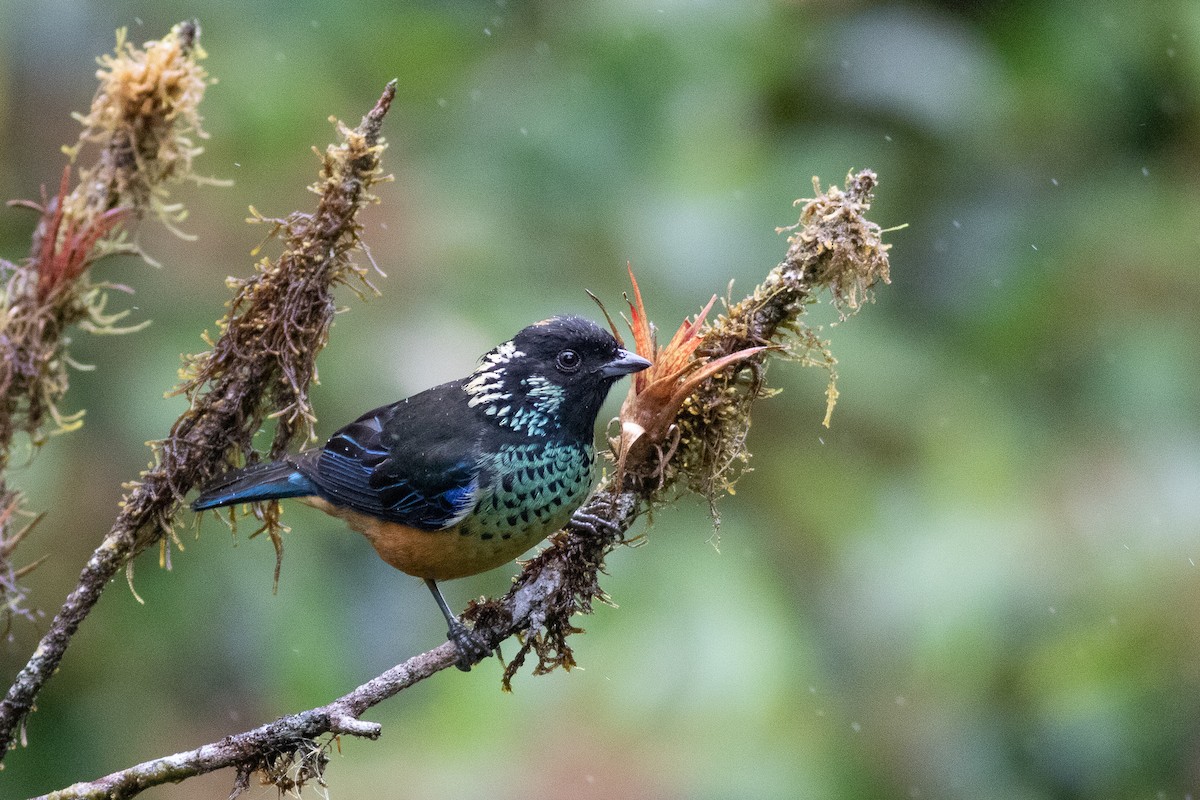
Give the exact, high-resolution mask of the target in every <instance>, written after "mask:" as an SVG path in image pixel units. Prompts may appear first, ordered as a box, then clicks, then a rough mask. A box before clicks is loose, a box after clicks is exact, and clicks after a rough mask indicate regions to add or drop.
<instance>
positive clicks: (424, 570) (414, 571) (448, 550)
mask: <svg viewBox="0 0 1200 800" xmlns="http://www.w3.org/2000/svg"><path fill="white" fill-rule="evenodd" d="M300 499H301V501H302V502H304V503H305V504H307V505H310V506H312V507H313V508H318V509H320V510H321V511H324V512H325V513H326V514H329V515H330V516H333V517H337V518H339V519H342V520H345V522H346V524H347V525H348V526H350V528H351V529H352V530H355V531H358V532H359V533H361V534H363V535H364V536H366V537H367V540H368V541H370V542H371V545H372V546H373V547H374V548H375V552H377V553H378V554H379V557H380V558H382V559H383V560H384V561H386V562H387V563H389V564H391V565H392V566H393V567H395V568H396V569H398V570H400V571H401V572H406V573H408V574H409V575H413V576H416V577H418V578H432V579H433V580H435V581H445V580H453V579H454V578H464V577H466V576H468V575H476V574H478V573H480V572H486V571H487V570H490V569H494V568H496V567H499V566H501V565H502V564H505V563H507V562H509V561H512V560H513V559H514V558H516V557H517V556H519V555H521V553H524V552H525V551H526V550H528V549H529V548H530V547H533V546H534V545H535V544H537V543H538V542H539V541H541V540H542V539H544V538H545V537H546V534H547V533H549V532H550V531H541V530H530V531H529V532H527V533H525V534H523V535H519V536H513V537H511V538H509V539H499V538H496V539H492V540H488V541H485V540H482V539H481V538H480V537H478V536H464V535H462V534H460V533H459V532H458V531H456V530H454V529H450V530H444V531H423V530H420V529H419V528H410V527H409V526H407V525H400V524H398V523H395V522H384V521H383V520H380V519H376V518H375V517H371V516H368V515H366V514H359V513H358V512H356V511H353V510H351V509H349V508H346V507H344V506H336V505H334V504H332V503H330V502H328V501H327V500H325V499H323V498H320V497H304V498H300ZM556 527H557V526H556Z"/></svg>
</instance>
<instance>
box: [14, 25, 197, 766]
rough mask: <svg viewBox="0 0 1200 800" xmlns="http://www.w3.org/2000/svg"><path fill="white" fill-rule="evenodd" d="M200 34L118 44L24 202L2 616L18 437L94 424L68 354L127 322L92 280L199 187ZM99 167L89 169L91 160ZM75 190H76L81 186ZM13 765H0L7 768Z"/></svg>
mask: <svg viewBox="0 0 1200 800" xmlns="http://www.w3.org/2000/svg"><path fill="white" fill-rule="evenodd" d="M198 37H199V27H198V26H197V25H196V23H194V22H183V23H180V24H179V25H176V26H175V27H174V28H173V29H172V30H171V32H170V33H169V34H168V35H167V36H165V37H163V38H162V39H161V40H159V41H152V42H147V43H146V44H145V45H143V46H142V47H134V46H133V45H131V44H129V43H128V42H126V41H125V34H124V31H119V32H118V33H117V47H116V50H115V52H114V53H113V54H112V55H109V56H105V57H103V58H101V59H100V70H99V72H98V73H97V76H98V77H99V79H100V86H99V88H98V89H97V91H96V95H95V97H94V98H93V100H92V106H91V110H90V111H89V113H88V114H86V115H78V116H77V118H78V119H79V121H80V123H81V124H82V125H83V131H82V132H81V133H80V135H79V140H78V141H77V142H76V143H75V145H74V146H72V147H69V148H64V150H65V151H66V153H67V154H68V156H69V157H70V163H69V164H68V165H67V166H66V168H64V169H63V172H62V177H61V179H60V180H59V181H58V182H57V184H58V188H57V191H56V192H55V193H54V195H53V196H45V195H46V192H45V190H44V189H43V197H42V201H41V202H40V203H34V202H30V201H13V202H10V203H9V205H10V206H20V207H24V208H29V209H32V210H34V211H36V212H37V213H38V215H39V219H38V223H37V226H36V227H35V229H34V232H33V242H32V245H31V247H30V253H29V256H28V257H27V258H25V259H23V260H22V261H20V262H19V263H15V264H14V263H10V262H7V261H4V260H3V259H0V282H2V283H3V288H2V290H0V594H2V595H3V598H2V599H3V605H2V608H0V616H2V617H3V618H4V619H3V621H4V623H5V624H9V623H11V621H12V618H13V617H14V616H24V617H27V618H28V617H30V616H31V615H30V612H29V609H27V608H26V607H25V605H24V599H25V590H24V588H23V587H22V586H21V585H20V584H19V582H18V579H19V578H20V577H21V576H22V575H23V574H25V573H26V572H28V570H29V566H28V565H27V566H26V567H22V568H19V569H18V568H17V567H15V566H14V565H13V562H12V556H13V552H14V550H15V549H16V547H17V545H18V544H19V543H20V542H21V541H22V539H23V538H24V537H25V535H26V534H27V533H28V532H29V530H30V525H29V524H18V523H20V521H21V518H22V517H25V518H28V517H29V516H31V515H28V514H26V513H25V512H23V511H22V510H21V496H20V493H19V492H18V491H16V490H15V489H14V488H13V487H11V486H9V485H8V483H7V477H6V471H7V466H8V462H9V458H10V452H11V450H12V447H13V442H14V439H15V438H16V436H17V434H23V435H25V436H27V437H28V438H29V441H30V443H31V446H33V447H39V446H41V445H42V444H43V443H44V442H45V441H46V439H47V437H48V436H49V435H50V434H51V433H55V432H63V431H68V430H74V429H75V428H77V427H79V426H80V425H81V424H82V416H83V412H82V411H80V412H77V413H74V414H68V413H64V412H63V411H62V410H61V403H62V401H63V398H64V397H65V395H66V393H67V390H68V388H69V387H70V373H69V371H68V366H69V365H70V364H71V363H72V362H71V358H70V354H69V352H68V348H69V345H70V338H69V337H70V333H71V330H72V328H73V327H74V326H78V327H80V328H83V329H85V330H88V331H92V332H100V333H124V332H129V331H132V330H137V329H139V328H140V327H142V326H131V327H125V328H120V327H117V323H119V322H121V320H122V319H123V317H124V316H125V314H126V313H127V312H119V313H116V314H112V313H107V312H106V310H105V307H106V303H107V294H106V291H105V286H104V285H102V284H97V283H93V282H92V281H91V279H90V277H89V271H90V268H91V267H92V266H93V265H94V264H96V262H98V261H100V260H101V259H103V258H104V257H106V256H109V255H113V254H116V253H135V254H139V255H140V251H139V250H138V248H137V247H136V245H134V244H132V243H131V242H130V241H129V240H128V238H127V233H126V229H127V228H128V227H129V225H130V224H131V223H132V222H135V221H136V220H138V219H140V218H142V217H143V216H145V215H146V214H150V215H151V216H152V217H155V218H157V219H160V220H161V221H163V222H164V223H166V224H167V225H168V226H171V227H173V226H174V224H175V223H177V222H178V221H179V220H180V219H182V216H183V213H184V212H183V207H182V206H180V205H177V204H176V205H172V204H169V203H168V202H167V199H168V188H169V186H170V185H171V184H172V183H175V182H178V181H180V180H186V179H195V177H194V175H193V173H192V160H193V158H194V157H195V156H197V155H198V154H199V153H200V148H199V147H197V146H196V145H195V143H194V140H193V137H195V138H202V137H203V136H204V132H203V130H202V129H201V127H200V114H199V110H198V109H199V105H200V101H201V99H202V98H203V97H204V90H205V88H206V87H207V86H208V83H209V80H208V75H207V73H205V71H204V69H203V68H202V67H201V66H200V63H199V61H200V59H202V58H203V57H204V52H203V50H201V49H200V45H199V41H198ZM84 154H86V155H88V156H90V157H91V160H88V161H85V160H84V159H82V158H81V156H82V155H84ZM73 174H74V175H75V176H76V177H75V180H74V182H72V175H73ZM2 757H3V754H2V753H0V758H2Z"/></svg>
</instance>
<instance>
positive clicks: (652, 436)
mask: <svg viewBox="0 0 1200 800" xmlns="http://www.w3.org/2000/svg"><path fill="white" fill-rule="evenodd" d="M874 186H875V175H874V174H873V173H871V172H869V171H864V172H860V173H858V174H857V175H852V176H850V178H849V179H848V182H847V189H846V190H845V191H844V192H843V191H841V190H839V189H838V188H837V187H831V188H830V189H829V190H828V191H826V192H821V191H820V187H819V186H818V187H816V188H817V194H818V196H817V197H816V198H814V199H812V200H809V201H807V202H806V205H805V207H804V210H803V212H802V213H801V217H800V221H799V222H798V223H797V226H795V231H794V233H793V235H792V236H791V238H790V239H789V245H790V247H789V250H788V254H787V257H786V258H785V260H784V261H783V262H782V263H780V264H779V265H778V266H777V267H776V268H775V269H774V270H772V271H771V273H770V274H769V275H768V276H767V278H766V280H764V281H763V283H761V284H759V285H758V286H757V287H756V288H755V289H754V291H753V292H752V293H751V294H750V295H748V296H747V297H746V298H744V299H743V300H741V301H740V302H738V303H734V304H730V305H729V306H728V307H727V308H726V311H725V313H724V314H722V315H721V316H720V317H719V318H718V319H717V320H716V321H714V322H713V323H711V324H709V325H707V326H701V325H700V324H699V320H696V321H695V322H691V323H685V325H684V326H683V327H682V328H681V332H682V333H681V334H677V336H676V338H675V339H673V340H672V343H671V344H669V345H668V346H667V347H666V348H663V349H662V350H658V348H657V346H656V345H654V344H653V342H652V341H647V340H646V338H645V336H644V335H636V336H635V338H636V339H637V340H638V346H639V349H641V348H643V347H653V348H654V349H655V350H656V351H657V352H656V353H655V355H657V356H658V359H659V361H658V362H657V363H661V364H663V365H669V364H674V365H676V366H674V367H673V368H671V369H666V368H664V369H663V370H660V371H659V373H658V374H657V375H652V376H651V377H650V378H649V379H648V380H647V381H645V382H642V383H641V384H640V385H639V384H638V383H637V382H635V383H634V386H633V387H632V388H631V390H630V392H631V398H627V400H626V403H625V405H624V406H623V408H622V421H623V423H629V422H634V421H636V422H637V423H638V424H639V425H641V427H642V433H641V434H639V436H638V438H637V444H636V446H634V443H633V441H632V440H631V439H629V438H628V437H626V436H624V435H622V436H619V437H618V438H617V439H616V440H615V442H614V446H615V447H616V448H617V451H618V452H617V453H616V454H615V456H616V457H615V459H614V467H617V468H616V470H615V471H614V472H613V473H612V474H610V475H609V476H608V477H607V479H606V480H605V481H604V482H603V483H602V484H601V486H600V487H599V489H598V490H597V491H596V493H595V494H594V495H593V496H592V498H591V499H590V500H589V501H588V502H587V503H586V504H585V505H584V507H583V508H582V509H581V510H580V512H578V513H577V514H576V515H575V518H574V519H573V520H572V522H571V524H569V525H568V526H567V527H566V528H565V529H564V530H562V531H560V532H559V533H558V534H556V535H555V536H554V537H553V538H552V539H551V542H550V545H549V546H548V547H546V548H545V549H544V550H543V551H542V552H541V553H539V554H538V555H537V556H536V557H534V558H533V559H532V560H530V561H529V562H528V563H527V564H526V565H525V568H524V570H523V571H522V572H521V574H520V575H518V576H517V578H516V579H515V580H514V582H513V586H512V588H511V590H510V591H509V592H508V593H507V594H506V595H504V596H503V597H502V598H500V599H497V600H490V601H487V602H484V603H477V604H472V606H471V607H470V608H469V609H468V610H467V613H466V614H465V615H464V616H465V617H466V618H467V619H469V620H471V621H472V622H473V623H474V627H475V631H476V632H477V633H479V634H481V635H482V636H483V637H485V638H486V639H487V640H488V642H489V644H490V645H492V646H493V647H495V646H497V645H499V644H500V643H501V642H502V641H504V640H505V639H507V638H509V637H511V636H514V635H516V636H518V637H519V638H520V640H521V644H520V646H519V648H518V650H517V652H516V654H515V657H514V658H513V659H512V660H511V661H510V662H509V663H508V665H507V667H506V669H505V677H504V684H505V687H506V688H507V687H508V683H509V680H510V679H511V678H512V676H513V675H514V674H515V673H516V671H517V670H518V669H520V667H521V666H522V665H523V664H524V663H525V661H526V660H527V658H528V656H529V655H531V654H532V655H534V656H536V658H537V664H536V666H535V668H534V672H535V674H540V673H545V672H548V671H550V670H553V669H555V668H556V667H560V666H561V667H564V668H570V667H571V666H573V665H574V664H575V659H574V654H573V653H572V651H571V648H570V646H569V645H568V644H567V637H569V636H570V635H571V634H573V633H577V632H579V629H578V628H576V627H575V626H574V624H573V619H574V617H575V615H577V614H587V613H590V612H591V611H592V608H593V606H594V604H595V603H596V602H605V601H606V599H607V598H606V596H605V594H604V591H603V590H602V589H601V587H600V583H599V577H600V575H601V573H602V572H603V571H604V559H605V557H606V556H607V555H608V553H609V552H611V551H612V550H613V548H615V547H617V546H618V545H620V544H621V543H622V542H624V541H625V536H626V532H627V531H629V529H630V528H631V526H632V525H633V523H634V522H635V521H636V520H637V518H638V517H639V515H640V514H641V513H642V512H644V511H646V510H647V509H649V508H651V507H653V506H659V505H664V504H666V503H667V502H669V501H670V499H672V498H673V497H675V496H676V495H677V493H678V490H679V488H680V487H681V486H683V487H686V486H700V487H702V488H707V489H709V490H712V489H714V488H716V487H728V486H729V485H730V483H731V481H732V479H733V478H732V475H731V472H730V465H731V464H732V463H734V462H739V461H741V460H742V459H743V458H744V457H745V455H746V453H745V450H744V447H745V431H746V429H747V428H748V426H749V411H750V406H751V404H752V403H753V401H754V400H755V399H757V398H759V397H762V396H764V394H765V393H766V389H765V388H764V369H765V367H766V361H767V359H769V358H774V357H780V356H786V357H790V358H797V357H799V358H801V359H804V358H805V357H806V355H807V354H808V351H809V350H810V349H815V350H816V351H817V352H818V354H819V357H812V358H809V359H808V361H809V363H818V364H822V365H824V366H827V367H830V368H832V357H831V356H829V355H828V353H827V350H826V348H825V344H824V342H822V341H821V340H820V339H819V338H817V337H816V335H815V333H814V332H812V331H810V330H808V329H807V328H805V327H804V326H803V324H802V321H801V319H800V318H801V315H802V314H803V311H804V308H805V306H806V305H807V304H809V303H811V302H813V301H814V300H815V293H817V292H819V291H822V290H825V289H830V290H831V291H832V294H833V297H834V302H835V304H837V305H838V306H839V307H841V308H844V309H846V310H848V311H853V310H856V309H857V308H858V307H859V305H861V303H862V301H863V300H864V299H865V298H866V296H867V295H866V292H867V291H868V290H869V289H870V287H871V285H872V284H873V283H874V282H876V281H878V280H883V281H886V280H888V262H887V252H886V251H887V245H885V244H883V243H882V241H881V239H880V233H881V232H880V230H879V227H878V226H876V225H875V224H874V223H871V222H869V221H868V220H867V219H866V218H865V217H864V216H863V215H864V213H865V212H866V211H867V210H868V208H869V204H870V199H871V192H872V190H873V189H874ZM634 311H635V314H634V319H635V321H636V319H637V318H638V316H639V315H640V316H641V318H642V320H645V309H644V306H643V305H642V303H641V302H640V298H639V300H638V302H637V305H636V306H635V308H634ZM648 331H649V327H648V326H647V328H646V329H645V330H644V331H643V334H645V333H647V332H648ZM636 333H637V330H636V325H635V334H636ZM672 347H676V348H680V349H679V350H678V351H676V352H670V348H672ZM684 350H686V351H687V355H688V359H687V360H688V363H687V364H684V363H683V361H684V359H681V358H679V357H678V356H679V354H680V353H681V352H683V351H684ZM693 353H699V354H701V355H700V356H699V357H698V358H694V359H693V357H692V354H693ZM645 354H646V352H645V351H643V355H645ZM710 365H715V368H713V369H706V367H707V366H710ZM697 375H699V376H700V379H699V380H693V378H694V377H695V376H697ZM656 379H657V380H659V381H674V382H675V384H674V385H675V386H677V387H678V388H681V389H686V393H685V396H683V397H678V396H676V395H677V394H678V393H676V392H671V391H665V390H656V391H654V392H650V391H649V387H650V386H651V385H653V383H654V381H655V380H656ZM831 380H832V374H831ZM831 385H832V384H831ZM668 388H670V387H668ZM639 395H640V396H639ZM831 396H833V394H832V393H831ZM655 404H657V408H656V407H654V406H655ZM666 409H669V410H671V416H672V419H671V420H670V421H669V422H668V423H667V424H663V425H658V424H647V425H642V423H647V422H648V421H649V420H653V419H654V418H655V416H656V414H657V413H658V412H659V411H664V410H666ZM623 427H624V425H623ZM618 465H619V466H618ZM714 471H715V472H716V473H719V475H720V479H719V480H710V479H708V478H706V477H705V474H706V473H711V472H714ZM457 657H458V654H457V649H456V648H455V646H454V645H452V644H450V643H445V644H443V645H441V646H440V647H437V648H435V649H433V650H430V651H429V652H427V653H423V654H421V655H418V656H414V657H413V658H410V659H408V660H407V661H405V662H404V663H402V664H400V665H398V666H396V667H393V668H392V669H390V670H388V671H387V672H385V673H384V674H382V675H380V676H379V677H377V678H375V679H373V680H371V681H369V682H368V683H366V684H364V685H363V686H360V687H359V688H358V689H355V690H354V691H353V692H351V693H350V694H347V695H346V696H344V697H341V698H339V699H337V700H335V701H333V702H332V703H330V704H328V705H326V706H322V707H321V708H315V709H312V710H309V711H305V712H301V713H299V714H294V715H290V716H287V717H282V718H280V719H278V720H276V721H275V722H272V723H270V724H267V725H263V726H261V727H259V728H256V729H254V730H251V731H247V732H245V733H240V734H236V735H233V736H228V737H226V738H224V739H222V740H221V741H219V742H214V743H212V744H208V745H204V746H203V747H199V748H197V749H195V750H192V751H189V752H186V753H178V754H176V755H173V756H168V757H166V758H161V759H156V760H154V761H148V762H145V763H143V764H139V765H137V766H134V767H130V768H129V769H126V770H122V771H120V772H115V773H113V774H111V775H108V776H107V777H104V778H101V779H99V780H97V781H93V782H89V783H80V784H76V785H74V786H71V787H68V788H67V789H63V790H61V791H58V792H53V793H51V794H49V795H45V798H53V799H54V800H76V799H77V798H102V797H103V798H108V797H113V798H125V797H131V796H133V795H135V794H137V793H139V792H141V791H142V790H144V789H146V788H149V787H151V786H156V785H160V784H163V783H169V782H176V781H180V780H183V779H185V778H188V777H191V776H193V775H199V774H203V773H207V772H212V771H214V770H217V769H222V768H226V767H232V768H234V769H235V770H236V776H237V777H236V779H235V782H234V790H233V795H232V796H233V797H236V796H237V795H238V794H240V793H241V792H242V791H243V790H244V789H246V788H247V787H248V786H249V782H250V777H251V776H252V774H253V773H255V772H259V773H261V774H262V777H263V778H264V779H266V780H268V781H271V782H273V783H275V784H276V785H277V786H278V787H279V788H280V789H281V790H292V789H295V788H297V787H299V786H301V785H303V784H304V783H305V782H307V781H312V782H317V783H323V771H324V767H325V763H326V758H325V753H326V750H327V748H328V747H329V745H330V741H331V740H330V739H328V738H322V737H325V736H327V735H328V734H334V735H339V734H347V735H354V736H364V737H367V738H371V739H374V738H376V737H378V736H379V733H380V727H379V726H378V725H377V724H375V723H370V722H364V721H362V720H361V716H362V715H363V714H364V713H365V712H366V711H367V710H368V709H369V708H371V707H372V706H374V705H376V704H377V703H379V702H382V701H383V700H385V699H387V698H389V697H391V696H393V695H395V694H396V693H398V692H400V691H402V690H403V689H405V688H407V687H408V686H411V685H412V684H414V683H416V682H418V681H420V680H423V679H424V678H427V677H430V676H432V675H434V674H436V673H437V672H439V671H441V670H443V669H446V668H447V667H450V666H451V665H453V664H455V663H456V660H457Z"/></svg>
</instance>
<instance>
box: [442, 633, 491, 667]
mask: <svg viewBox="0 0 1200 800" xmlns="http://www.w3.org/2000/svg"><path fill="white" fill-rule="evenodd" d="M446 638H448V639H449V640H450V641H452V642H454V646H455V647H457V648H458V661H456V662H454V666H456V667H458V668H459V669H460V670H462V671H463V672H470V671H471V667H473V666H475V665H476V664H478V663H479V662H480V661H483V660H484V659H485V658H487V657H488V656H490V655H491V654H492V648H490V647H488V646H487V643H486V642H485V641H484V640H483V637H481V636H480V635H478V634H477V633H475V632H474V631H472V630H470V629H469V628H467V626H466V625H463V624H462V623H461V622H459V621H458V620H454V622H453V623H451V625H450V630H448V631H446Z"/></svg>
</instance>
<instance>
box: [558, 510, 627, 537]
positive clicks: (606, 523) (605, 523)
mask: <svg viewBox="0 0 1200 800" xmlns="http://www.w3.org/2000/svg"><path fill="white" fill-rule="evenodd" d="M571 524H572V525H574V526H575V527H577V528H582V529H583V530H585V531H587V532H588V533H590V534H592V535H593V536H598V535H599V534H600V531H602V530H603V531H604V532H605V533H607V534H609V535H611V536H616V537H620V536H621V534H622V533H623V531H622V530H621V526H619V525H617V523H615V522H613V521H612V520H607V519H605V518H604V517H601V516H599V515H598V514H589V513H588V512H586V511H576V512H575V513H574V514H572V515H571Z"/></svg>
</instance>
